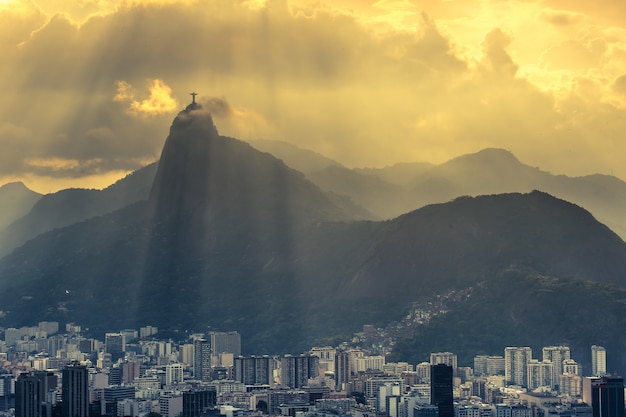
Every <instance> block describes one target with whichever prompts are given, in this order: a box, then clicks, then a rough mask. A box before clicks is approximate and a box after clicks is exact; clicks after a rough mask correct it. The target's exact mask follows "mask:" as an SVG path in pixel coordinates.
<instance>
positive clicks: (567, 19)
mask: <svg viewBox="0 0 626 417" xmlns="http://www.w3.org/2000/svg"><path fill="white" fill-rule="evenodd" d="M540 17H541V19H542V20H544V21H546V22H548V23H550V24H551V25H554V26H571V25H575V24H578V23H580V22H582V21H583V20H584V19H585V15H584V14H583V13H575V12H570V11H566V10H545V11H543V12H541V13H540Z"/></svg>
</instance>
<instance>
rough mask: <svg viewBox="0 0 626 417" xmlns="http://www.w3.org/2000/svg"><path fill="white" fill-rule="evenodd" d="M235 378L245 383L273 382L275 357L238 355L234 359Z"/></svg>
mask: <svg viewBox="0 0 626 417" xmlns="http://www.w3.org/2000/svg"><path fill="white" fill-rule="evenodd" d="M233 368H234V374H235V376H234V379H235V381H239V382H242V383H244V384H245V385H269V384H271V383H273V376H272V374H273V372H274V369H275V365H274V359H272V358H270V357H269V356H245V357H244V356H238V357H236V358H235V360H234V366H233Z"/></svg>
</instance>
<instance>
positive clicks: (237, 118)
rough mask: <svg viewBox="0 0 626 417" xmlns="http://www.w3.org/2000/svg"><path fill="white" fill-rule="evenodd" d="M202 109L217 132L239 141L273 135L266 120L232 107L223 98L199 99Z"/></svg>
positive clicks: (243, 108)
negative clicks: (212, 122) (214, 125)
mask: <svg viewBox="0 0 626 417" xmlns="http://www.w3.org/2000/svg"><path fill="white" fill-rule="evenodd" d="M198 101H199V102H200V103H201V104H202V107H203V108H204V109H205V110H207V111H208V112H209V113H211V116H212V117H213V119H214V120H215V122H216V124H217V127H218V129H219V132H220V134H221V135H224V136H234V137H237V138H239V139H243V140H249V139H259V138H263V137H270V135H271V134H272V133H274V131H273V129H272V128H271V127H270V125H269V123H268V122H267V120H266V118H265V117H264V116H262V115H261V114H259V113H257V112H255V111H254V110H251V109H247V108H245V107H241V106H233V105H232V104H231V103H229V102H228V101H227V100H226V99H225V98H224V97H201V98H200V99H199V100H198Z"/></svg>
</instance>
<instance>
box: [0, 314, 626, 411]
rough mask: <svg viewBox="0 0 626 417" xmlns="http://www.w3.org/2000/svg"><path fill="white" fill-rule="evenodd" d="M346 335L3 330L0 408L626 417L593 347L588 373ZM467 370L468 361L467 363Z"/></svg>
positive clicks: (527, 358)
mask: <svg viewBox="0 0 626 417" xmlns="http://www.w3.org/2000/svg"><path fill="white" fill-rule="evenodd" d="M377 330H380V329H375V328H374V327H373V326H371V325H365V326H363V331H362V332H359V333H358V334H357V335H355V338H354V339H353V340H352V341H351V342H344V343H342V344H340V346H337V347H331V346H322V347H319V346H318V347H311V348H310V350H309V351H307V352H304V353H297V354H284V355H242V351H241V344H242V340H241V335H240V334H239V333H238V332H236V331H228V332H218V331H210V332H207V333H206V334H201V333H197V334H190V335H189V336H188V337H187V338H186V340H183V341H180V342H175V341H173V340H172V339H168V340H165V339H161V338H160V337H159V331H158V328H157V327H154V326H145V327H141V328H140V329H139V331H137V330H135V329H124V330H121V331H118V332H110V333H106V334H105V336H104V339H103V340H99V339H96V338H90V337H86V336H83V332H82V329H81V326H80V325H78V324H75V323H68V324H66V325H65V329H64V331H63V328H62V326H60V324H59V323H58V322H40V323H38V325H37V326H33V327H22V328H6V329H4V341H3V342H0V350H1V351H2V353H0V360H1V363H2V374H0V412H1V413H2V415H3V416H11V417H13V416H16V417H35V416H45V417H53V416H58V417H66V416H67V417H87V416H92V417H93V416H116V417H125V416H131V417H144V416H150V417H156V416H162V417H200V416H214V417H217V416H226V417H242V416H260V415H285V416H286V415H288V416H292V417H336V416H356V417H548V416H567V417H569V416H583V417H604V416H616V417H623V416H624V383H623V378H622V377H620V376H616V375H610V374H609V373H607V367H606V363H607V362H606V359H607V351H606V349H605V348H604V347H602V346H597V345H594V346H590V354H591V359H592V367H591V369H588V370H583V368H582V366H581V365H580V364H579V363H578V362H577V361H576V358H573V357H571V352H570V348H569V347H568V346H545V347H543V348H542V350H541V352H534V353H533V351H532V349H531V348H530V347H513V346H508V347H505V348H504V350H503V352H502V354H501V355H476V356H475V357H474V359H473V364H459V363H458V359H457V355H456V354H454V353H453V352H432V353H431V354H430V357H429V358H424V359H425V360H424V361H423V362H421V363H418V364H409V363H407V362H389V361H387V360H386V355H381V354H372V352H371V350H369V349H367V348H363V347H360V346H358V343H354V342H355V341H358V340H363V339H364V338H365V339H367V337H368V335H372V334H374V333H376V331H377ZM468 365H470V366H468Z"/></svg>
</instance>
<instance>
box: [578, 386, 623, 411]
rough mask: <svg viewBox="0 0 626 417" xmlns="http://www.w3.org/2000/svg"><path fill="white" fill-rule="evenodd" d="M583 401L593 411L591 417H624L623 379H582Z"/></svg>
mask: <svg viewBox="0 0 626 417" xmlns="http://www.w3.org/2000/svg"><path fill="white" fill-rule="evenodd" d="M583 401H584V402H586V403H587V404H589V405H590V406H591V408H592V410H593V417H624V379H623V378H622V377H617V376H616V377H610V376H603V377H590V378H589V377H588V378H585V379H583Z"/></svg>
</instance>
